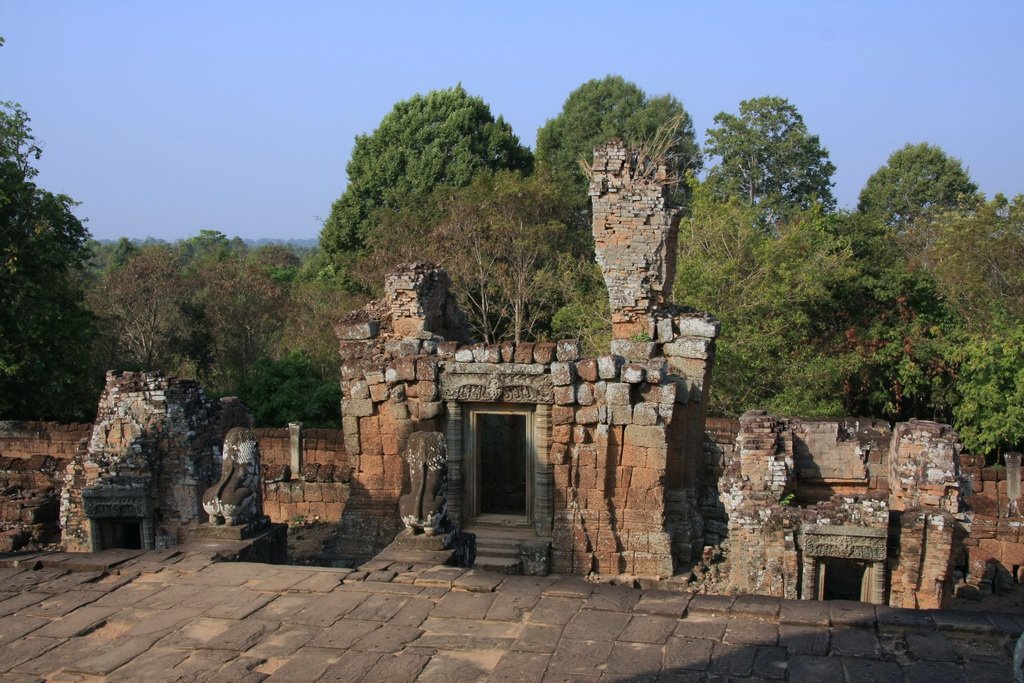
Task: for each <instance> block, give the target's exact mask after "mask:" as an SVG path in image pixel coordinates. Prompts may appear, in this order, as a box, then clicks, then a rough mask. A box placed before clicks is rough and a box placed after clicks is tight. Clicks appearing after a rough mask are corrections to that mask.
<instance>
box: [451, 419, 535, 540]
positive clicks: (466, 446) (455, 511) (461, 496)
mask: <svg viewBox="0 0 1024 683" xmlns="http://www.w3.org/2000/svg"><path fill="white" fill-rule="evenodd" d="M446 408H447V411H446V412H447V425H446V429H445V433H446V437H447V443H448V515H449V517H450V518H451V519H452V520H453V521H454V522H455V523H456V524H458V525H460V526H467V525H469V524H472V523H477V522H479V523H483V524H489V523H494V522H499V521H501V520H497V519H490V518H491V517H495V516H491V515H487V516H485V518H484V519H481V518H480V516H479V515H478V512H477V509H476V508H477V505H478V503H477V501H478V499H479V498H478V496H479V482H478V473H479V465H478V464H477V457H478V456H477V453H476V432H475V428H476V427H475V424H474V423H475V421H476V420H475V415H476V414H480V413H505V414H518V415H525V416H526V434H525V437H526V451H527V463H526V465H527V482H526V484H527V514H526V517H525V518H519V519H517V520H509V521H515V522H516V523H513V524H509V526H514V527H517V528H527V527H532V528H533V529H534V532H535V534H536V535H537V536H542V537H546V536H550V535H551V524H552V490H553V481H552V479H553V475H552V467H551V463H550V462H549V458H548V453H549V451H550V448H551V406H550V405H547V404H544V403H525V402H524V403H508V402H494V403H490V402H472V403H469V402H466V403H463V402H460V401H448V403H447V406H446ZM520 520H521V521H520Z"/></svg>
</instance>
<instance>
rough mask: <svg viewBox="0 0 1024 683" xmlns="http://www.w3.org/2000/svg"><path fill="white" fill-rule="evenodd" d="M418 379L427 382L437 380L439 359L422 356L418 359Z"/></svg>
mask: <svg viewBox="0 0 1024 683" xmlns="http://www.w3.org/2000/svg"><path fill="white" fill-rule="evenodd" d="M416 379H418V380H420V381H426V382H436V381H437V359H435V358H429V357H427V358H424V357H420V358H417V359H416Z"/></svg>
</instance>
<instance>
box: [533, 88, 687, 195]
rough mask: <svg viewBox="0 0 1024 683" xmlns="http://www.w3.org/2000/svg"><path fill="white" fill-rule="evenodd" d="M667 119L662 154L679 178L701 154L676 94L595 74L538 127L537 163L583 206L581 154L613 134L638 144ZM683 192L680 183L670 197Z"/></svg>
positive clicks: (587, 155) (585, 155) (587, 158)
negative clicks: (651, 93)
mask: <svg viewBox="0 0 1024 683" xmlns="http://www.w3.org/2000/svg"><path fill="white" fill-rule="evenodd" d="M670 122H671V123H672V124H674V130H672V131H670V133H669V134H670V135H671V137H672V138H673V144H672V145H671V146H670V147H669V149H668V150H667V153H666V156H667V157H668V160H669V164H670V166H671V168H672V169H673V171H675V172H676V174H677V175H678V176H679V178H680V179H682V178H683V177H684V176H685V174H686V172H687V171H699V170H700V169H701V164H702V159H701V155H700V149H699V148H698V147H697V143H696V141H695V140H694V135H693V121H692V120H691V118H690V115H689V114H688V113H687V112H686V110H685V109H684V108H683V105H682V104H681V103H680V102H679V100H677V99H676V98H675V97H673V96H672V95H661V96H658V97H648V96H647V94H646V93H645V92H644V91H643V90H642V89H640V87H639V86H637V85H636V84H635V83H631V82H629V81H627V80H625V79H623V78H622V77H621V76H605V77H604V78H600V79H598V78H595V79H593V80H590V81H587V82H586V83H584V84H583V85H581V86H580V87H578V88H576V90H573V91H572V92H571V93H569V97H568V98H567V99H566V100H565V104H564V105H562V111H561V112H560V113H559V114H558V116H556V117H555V118H553V119H550V120H549V121H548V122H547V123H545V124H544V125H543V126H542V127H541V128H540V130H538V131H537V163H538V164H539V165H542V166H544V167H545V168H546V169H547V170H548V171H549V172H550V173H551V175H552V177H553V179H554V181H555V183H556V184H558V185H560V186H563V187H565V189H566V192H567V196H568V198H569V199H570V200H571V201H572V203H573V204H575V205H577V206H579V207H586V203H587V184H588V180H587V177H586V175H585V174H584V173H583V171H582V170H581V169H580V164H579V161H580V159H583V160H585V161H587V162H590V161H591V157H592V156H593V153H594V147H595V146H596V145H599V144H601V143H603V142H605V141H607V140H609V139H611V138H614V137H619V138H623V139H624V140H627V141H629V142H631V143H634V144H642V143H643V142H644V141H646V140H650V139H652V138H653V137H654V136H655V134H656V133H657V132H658V130H659V128H661V127H662V126H664V125H666V124H668V123H670ZM686 195H687V186H686V185H685V184H684V183H680V184H679V186H678V192H677V194H676V197H675V200H676V201H678V202H681V201H685V199H686Z"/></svg>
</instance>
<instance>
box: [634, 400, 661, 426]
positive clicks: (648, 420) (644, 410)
mask: <svg viewBox="0 0 1024 683" xmlns="http://www.w3.org/2000/svg"><path fill="white" fill-rule="evenodd" d="M633 424H635V425H641V426H650V425H656V424H658V404H657V403H638V404H636V406H634V407H633Z"/></svg>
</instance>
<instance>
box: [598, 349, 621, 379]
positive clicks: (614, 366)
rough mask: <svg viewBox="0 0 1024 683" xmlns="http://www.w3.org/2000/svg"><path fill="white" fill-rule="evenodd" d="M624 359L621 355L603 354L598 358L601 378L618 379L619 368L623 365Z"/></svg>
mask: <svg viewBox="0 0 1024 683" xmlns="http://www.w3.org/2000/svg"><path fill="white" fill-rule="evenodd" d="M622 363H623V359H622V357H621V356H613V355H609V356H601V357H599V358H598V359H597V372H598V376H599V377H600V378H601V379H608V380H612V379H618V378H619V368H621V367H622Z"/></svg>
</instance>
